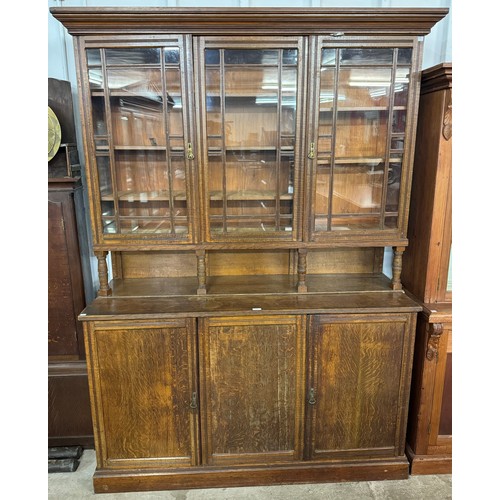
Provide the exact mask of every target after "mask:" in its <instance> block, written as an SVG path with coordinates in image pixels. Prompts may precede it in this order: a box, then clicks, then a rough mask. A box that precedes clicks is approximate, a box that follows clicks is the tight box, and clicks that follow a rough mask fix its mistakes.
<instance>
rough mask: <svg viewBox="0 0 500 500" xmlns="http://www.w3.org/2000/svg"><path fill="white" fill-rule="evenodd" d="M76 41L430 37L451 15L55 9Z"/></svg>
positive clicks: (441, 11)
mask: <svg viewBox="0 0 500 500" xmlns="http://www.w3.org/2000/svg"><path fill="white" fill-rule="evenodd" d="M50 12H51V14H52V15H53V16H54V17H55V18H56V19H58V20H59V21H60V22H61V23H62V24H63V25H64V26H65V27H66V28H67V29H68V32H69V33H70V34H71V35H86V34H90V33H92V34H96V33H100V34H105V33H107V34H112V33H117V32H121V33H123V32H124V31H126V32H130V33H133V32H141V33H143V34H145V33H164V32H169V31H172V30H173V31H175V32H176V33H184V32H189V33H196V34H213V33H218V32H219V31H221V30H223V31H224V33H226V34H228V33H230V31H231V30H234V33H239V34H242V33H252V34H257V33H260V34H262V33H276V32H280V33H287V34H290V35H293V34H296V35H297V34H307V33H310V32H311V30H313V31H314V32H315V33H316V34H334V33H336V32H338V31H342V34H345V35H350V36H356V35H363V34H366V33H371V34H381V35H382V34H383V35H410V36H423V35H427V34H428V33H429V32H430V30H431V28H432V27H433V26H434V25H435V24H436V23H437V22H439V21H440V20H441V19H443V18H444V17H445V16H446V14H448V9H445V8H404V9H398V8H394V9H379V8H336V9H330V8H307V9H305V8H292V9H290V8H286V9H285V8H239V7H233V8H220V7H210V8H206V7H203V8H201V7H193V8H161V7H157V8H152V7H134V8H130V7H127V8H122V7H98V8H82V7H52V8H51V9H50Z"/></svg>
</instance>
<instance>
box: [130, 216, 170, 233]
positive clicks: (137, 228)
mask: <svg viewBox="0 0 500 500" xmlns="http://www.w3.org/2000/svg"><path fill="white" fill-rule="evenodd" d="M120 230H121V233H122V234H165V233H167V234H168V233H171V232H172V226H171V223H170V221H169V220H168V219H165V218H158V219H151V218H144V219H141V218H139V217H131V218H122V219H121V220H120Z"/></svg>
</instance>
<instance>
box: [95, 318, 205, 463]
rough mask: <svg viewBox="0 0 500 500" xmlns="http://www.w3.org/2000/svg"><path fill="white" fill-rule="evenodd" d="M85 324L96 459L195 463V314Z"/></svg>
mask: <svg viewBox="0 0 500 500" xmlns="http://www.w3.org/2000/svg"><path fill="white" fill-rule="evenodd" d="M89 328H90V330H89V331H88V332H87V333H88V334H87V336H86V339H87V344H88V345H87V348H88V354H89V355H90V363H91V375H92V376H91V393H92V398H93V402H94V405H93V406H94V428H95V431H94V432H95V434H96V454H97V465H98V467H109V468H113V467H160V466H161V467H169V466H172V467H181V466H191V465H196V464H197V463H198V462H199V460H198V451H197V450H198V445H197V441H198V425H199V422H198V409H197V408H191V406H197V393H196V391H197V389H196V383H197V380H196V344H195V340H196V322H195V320H171V321H166V322H162V323H158V324H155V323H147V322H145V323H143V324H134V323H133V322H129V323H128V324H116V325H111V324H103V323H101V324H97V325H95V326H91V327H89Z"/></svg>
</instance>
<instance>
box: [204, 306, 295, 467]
mask: <svg viewBox="0 0 500 500" xmlns="http://www.w3.org/2000/svg"><path fill="white" fill-rule="evenodd" d="M304 329H305V328H304V319H303V318H302V317H293V316H292V317H286V316H278V317H260V318H227V319H226V318H217V319H206V320H203V322H202V327H201V331H200V357H201V358H202V360H203V366H202V370H201V372H200V377H201V387H202V389H201V391H202V395H203V396H202V436H203V438H202V439H203V445H204V446H203V448H204V453H203V457H204V462H205V463H208V464H219V463H260V462H263V461H270V460H271V461H289V460H294V459H298V458H299V457H300V455H301V450H302V439H303V438H302V430H301V429H302V421H303V418H302V415H303V393H304V391H303V375H302V374H303V363H304V360H303V358H304Z"/></svg>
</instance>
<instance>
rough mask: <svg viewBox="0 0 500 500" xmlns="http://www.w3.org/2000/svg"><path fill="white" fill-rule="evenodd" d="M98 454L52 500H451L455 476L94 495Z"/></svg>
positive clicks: (89, 453) (53, 486)
mask: <svg viewBox="0 0 500 500" xmlns="http://www.w3.org/2000/svg"><path fill="white" fill-rule="evenodd" d="M94 469H95V451H94V450H85V451H84V453H83V456H82V458H81V459H80V465H79V467H78V469H77V470H76V471H75V472H67V473H52V474H49V478H48V484H49V491H48V499H49V500H56V499H57V500H68V499H82V498H90V497H100V498H102V500H112V499H120V500H122V499H123V500H126V499H129V498H137V499H139V498H140V499H143V500H149V499H159V498H162V499H165V500H238V499H252V500H298V499H304V498H307V499H318V500H319V499H321V500H330V499H332V500H333V499H337V500H446V499H451V475H436V476H412V477H410V479H407V480H405V481H369V482H359V483H327V484H302V485H286V486H256V487H252V488H220V489H219V488H212V489H205V490H175V491H156V492H145V493H106V494H102V495H96V494H94V491H93V489H92V475H93V473H94Z"/></svg>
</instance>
